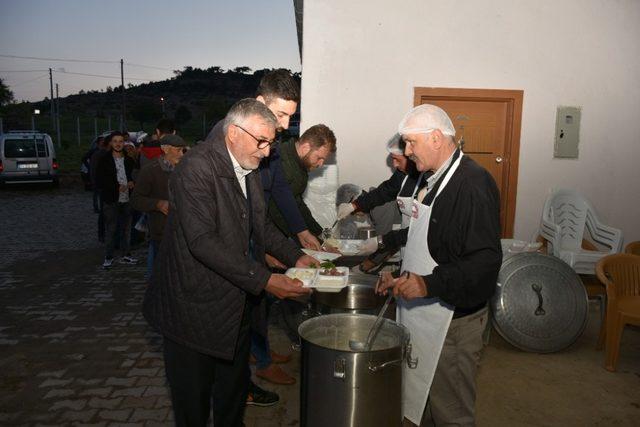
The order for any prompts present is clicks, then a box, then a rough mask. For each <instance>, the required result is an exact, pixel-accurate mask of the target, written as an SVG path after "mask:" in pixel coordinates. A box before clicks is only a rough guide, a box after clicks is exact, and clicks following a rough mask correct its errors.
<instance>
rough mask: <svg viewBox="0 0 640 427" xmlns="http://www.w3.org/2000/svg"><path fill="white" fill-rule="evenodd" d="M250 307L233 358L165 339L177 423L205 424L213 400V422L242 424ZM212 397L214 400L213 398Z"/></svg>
mask: <svg viewBox="0 0 640 427" xmlns="http://www.w3.org/2000/svg"><path fill="white" fill-rule="evenodd" d="M250 312H251V306H250V305H249V304H247V305H245V309H244V314H243V318H242V324H241V325H240V334H239V336H238V343H237V345H236V352H235V356H234V358H233V360H232V361H228V360H223V359H219V358H216V357H212V356H209V355H206V354H203V353H200V352H198V351H195V350H192V349H190V348H189V347H186V346H184V345H182V344H178V343H176V342H175V341H172V340H171V339H169V338H167V337H165V338H164V364H165V372H166V374H167V380H168V381H169V387H170V388H171V402H172V404H173V412H174V417H175V422H176V426H178V427H183V426H184V427H186V426H188V427H192V426H197V427H200V426H206V425H207V422H208V420H209V415H210V414H211V403H212V400H213V425H214V426H216V427H236V426H237V427H240V426H242V425H243V423H242V420H243V418H244V408H245V403H246V400H247V390H248V385H249V378H248V376H247V371H246V370H247V366H248V364H249V348H250V342H251V341H250V335H249V329H250ZM212 398H213V399H212Z"/></svg>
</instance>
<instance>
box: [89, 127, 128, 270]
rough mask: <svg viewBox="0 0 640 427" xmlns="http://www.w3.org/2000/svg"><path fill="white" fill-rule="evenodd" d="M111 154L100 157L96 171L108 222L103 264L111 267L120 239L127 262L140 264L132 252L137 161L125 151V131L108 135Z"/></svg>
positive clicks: (124, 261) (124, 262) (106, 221)
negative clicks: (132, 201)
mask: <svg viewBox="0 0 640 427" xmlns="http://www.w3.org/2000/svg"><path fill="white" fill-rule="evenodd" d="M105 143H107V144H109V147H110V151H109V154H107V155H105V156H103V157H102V158H100V161H99V162H98V167H97V171H96V182H97V184H98V188H99V189H100V194H101V196H102V202H103V205H102V211H103V214H104V222H105V240H106V247H105V256H104V262H103V263H102V267H103V268H105V269H108V268H111V266H112V265H113V255H114V250H115V249H114V248H115V244H116V240H117V239H118V238H119V239H120V242H119V243H120V250H121V251H122V254H123V256H122V258H121V259H120V262H121V263H123V264H137V262H138V260H137V259H136V258H134V257H132V256H131V253H130V252H129V248H130V241H131V234H130V233H131V206H130V204H129V192H130V191H131V190H132V189H133V185H134V184H133V178H132V175H131V174H132V172H133V166H134V165H133V160H131V159H130V158H129V157H128V156H126V155H125V154H124V151H123V150H124V136H123V133H122V132H118V131H116V132H111V134H109V136H107V137H106V138H105Z"/></svg>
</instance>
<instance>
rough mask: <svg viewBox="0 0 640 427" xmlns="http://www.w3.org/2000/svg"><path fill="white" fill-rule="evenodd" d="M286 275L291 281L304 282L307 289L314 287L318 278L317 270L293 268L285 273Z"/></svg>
mask: <svg viewBox="0 0 640 427" xmlns="http://www.w3.org/2000/svg"><path fill="white" fill-rule="evenodd" d="M285 275H286V276H287V277H289V278H290V279H298V280H300V281H301V282H302V285H303V286H304V287H305V288H309V287H313V284H314V283H315V281H316V277H317V276H318V269H317V268H297V267H293V268H290V269H288V270H287V271H286V272H285Z"/></svg>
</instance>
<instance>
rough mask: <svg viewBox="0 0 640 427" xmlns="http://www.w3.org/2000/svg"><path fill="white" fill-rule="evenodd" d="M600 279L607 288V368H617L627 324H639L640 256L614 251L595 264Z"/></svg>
mask: <svg viewBox="0 0 640 427" xmlns="http://www.w3.org/2000/svg"><path fill="white" fill-rule="evenodd" d="M596 274H597V276H598V279H599V280H600V281H601V282H602V283H603V284H604V285H605V287H606V288H607V317H606V322H605V324H603V325H602V328H605V333H604V336H605V341H606V343H605V368H606V369H607V370H608V371H612V372H613V371H615V370H616V366H617V364H618V356H619V354H620V339H621V338H622V331H623V329H624V327H625V325H637V326H640V256H638V255H632V254H615V255H609V256H606V257H604V258H602V259H601V260H600V261H599V262H598V264H597V265H596Z"/></svg>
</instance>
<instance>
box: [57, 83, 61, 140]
mask: <svg viewBox="0 0 640 427" xmlns="http://www.w3.org/2000/svg"><path fill="white" fill-rule="evenodd" d="M56 134H57V138H58V148H61V147H62V140H61V139H60V98H59V95H58V83H56Z"/></svg>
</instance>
